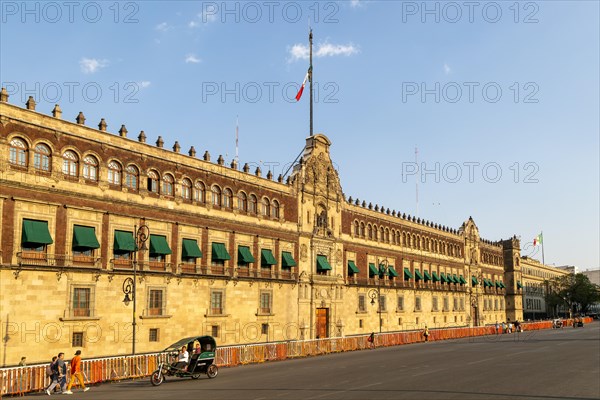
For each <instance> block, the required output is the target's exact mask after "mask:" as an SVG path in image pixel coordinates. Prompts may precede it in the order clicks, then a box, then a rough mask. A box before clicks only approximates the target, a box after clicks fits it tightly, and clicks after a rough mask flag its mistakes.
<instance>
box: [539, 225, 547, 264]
mask: <svg viewBox="0 0 600 400" xmlns="http://www.w3.org/2000/svg"><path fill="white" fill-rule="evenodd" d="M540 235H541V236H542V264H543V265H546V261H545V260H544V231H542V232H541V233H540Z"/></svg>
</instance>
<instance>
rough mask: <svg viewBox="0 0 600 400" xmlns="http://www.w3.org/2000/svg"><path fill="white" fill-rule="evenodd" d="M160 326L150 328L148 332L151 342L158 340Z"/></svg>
mask: <svg viewBox="0 0 600 400" xmlns="http://www.w3.org/2000/svg"><path fill="white" fill-rule="evenodd" d="M158 332H159V331H158V328H150V330H149V332H148V341H149V342H158Z"/></svg>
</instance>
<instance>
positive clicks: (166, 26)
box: [154, 22, 171, 32]
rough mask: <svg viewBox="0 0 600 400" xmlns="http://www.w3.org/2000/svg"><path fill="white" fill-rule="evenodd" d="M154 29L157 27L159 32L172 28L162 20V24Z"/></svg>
mask: <svg viewBox="0 0 600 400" xmlns="http://www.w3.org/2000/svg"><path fill="white" fill-rule="evenodd" d="M154 29H156V30H157V31H159V32H166V31H168V30H170V29H171V26H170V25H169V24H167V23H166V22H161V23H160V24H158V25H156V26H155V27H154Z"/></svg>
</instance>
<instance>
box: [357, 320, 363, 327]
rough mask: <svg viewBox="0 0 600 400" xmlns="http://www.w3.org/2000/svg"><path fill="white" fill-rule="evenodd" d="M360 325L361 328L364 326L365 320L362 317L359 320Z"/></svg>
mask: <svg viewBox="0 0 600 400" xmlns="http://www.w3.org/2000/svg"><path fill="white" fill-rule="evenodd" d="M358 327H359V328H362V327H363V320H362V319H359V320H358Z"/></svg>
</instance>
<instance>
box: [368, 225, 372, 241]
mask: <svg viewBox="0 0 600 400" xmlns="http://www.w3.org/2000/svg"><path fill="white" fill-rule="evenodd" d="M367 237H368V238H369V239H373V228H371V224H369V225H367Z"/></svg>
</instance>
